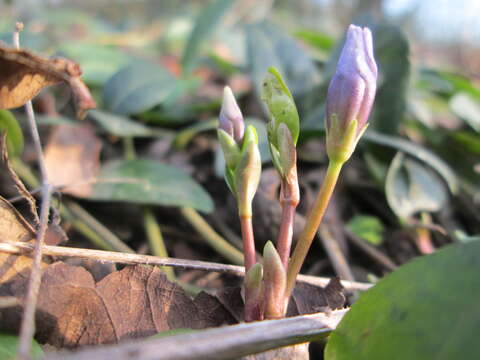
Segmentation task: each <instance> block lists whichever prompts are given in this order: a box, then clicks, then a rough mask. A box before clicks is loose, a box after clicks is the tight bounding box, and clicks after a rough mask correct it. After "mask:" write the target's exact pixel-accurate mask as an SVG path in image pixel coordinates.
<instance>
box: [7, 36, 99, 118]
mask: <svg viewBox="0 0 480 360" xmlns="http://www.w3.org/2000/svg"><path fill="white" fill-rule="evenodd" d="M81 75H82V70H81V69H80V66H79V65H78V64H77V63H75V62H74V61H72V60H69V59H65V58H55V59H47V58H44V57H40V56H38V55H34V54H32V53H31V52H29V51H26V50H15V49H11V48H8V47H5V46H1V45H0V109H10V108H15V107H19V106H22V105H23V104H25V103H26V102H27V101H28V100H31V99H32V98H33V97H34V96H35V95H37V94H38V93H39V92H40V91H41V90H42V89H43V88H45V87H46V86H50V85H54V84H58V83H60V82H64V83H66V84H68V85H69V86H70V88H71V90H72V93H73V97H74V100H75V104H76V108H77V116H78V117H80V118H83V117H84V116H85V113H86V111H87V110H88V109H93V108H95V107H96V104H95V100H93V98H92V96H91V94H90V91H89V90H88V88H87V87H86V85H85V84H84V83H83V82H82V80H81V79H80V76H81Z"/></svg>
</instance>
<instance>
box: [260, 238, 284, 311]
mask: <svg viewBox="0 0 480 360" xmlns="http://www.w3.org/2000/svg"><path fill="white" fill-rule="evenodd" d="M263 271H264V274H263V279H264V280H263V284H264V285H263V286H264V315H265V318H266V319H279V318H282V317H284V316H285V305H286V302H285V290H286V286H287V273H286V271H285V268H284V267H283V264H282V260H281V259H280V256H279V255H278V252H277V250H276V249H275V246H273V243H272V242H271V241H268V242H267V243H266V244H265V247H264V249H263Z"/></svg>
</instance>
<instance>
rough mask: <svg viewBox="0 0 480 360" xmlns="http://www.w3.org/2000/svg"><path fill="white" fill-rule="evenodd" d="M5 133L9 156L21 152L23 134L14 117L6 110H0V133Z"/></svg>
mask: <svg viewBox="0 0 480 360" xmlns="http://www.w3.org/2000/svg"><path fill="white" fill-rule="evenodd" d="M2 132H6V133H7V149H8V153H9V155H10V156H18V155H20V154H21V153H22V151H23V133H22V129H21V128H20V125H19V124H18V121H17V119H15V116H13V114H12V113H11V112H10V111H8V110H0V133H2Z"/></svg>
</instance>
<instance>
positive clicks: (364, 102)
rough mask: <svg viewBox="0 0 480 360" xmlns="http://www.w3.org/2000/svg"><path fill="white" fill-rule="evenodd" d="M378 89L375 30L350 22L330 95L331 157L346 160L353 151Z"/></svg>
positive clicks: (327, 110) (365, 123)
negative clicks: (373, 35)
mask: <svg viewBox="0 0 480 360" xmlns="http://www.w3.org/2000/svg"><path fill="white" fill-rule="evenodd" d="M376 88H377V65H376V63H375V59H374V56H373V43H372V33H371V32H370V30H369V29H368V28H363V29H362V28H360V27H358V26H355V25H350V27H349V28H348V32H347V39H346V41H345V44H344V46H343V49H342V53H341V54H340V58H339V60H338V64H337V69H336V72H335V75H334V76H333V78H332V80H331V82H330V86H329V88H328V94H327V104H326V130H327V152H328V155H329V157H330V159H335V160H338V161H342V162H345V161H346V160H348V158H349V157H350V155H351V154H352V153H353V151H354V149H355V146H356V144H357V142H358V140H359V138H360V136H361V135H362V134H363V132H364V131H365V129H366V126H367V121H368V116H369V115H370V111H371V109H372V105H373V101H374V98H375V92H376ZM354 122H356V124H355V125H353V123H354ZM352 127H353V129H352ZM352 131H353V134H352V133H351V132H352ZM352 135H353V140H351V136H352Z"/></svg>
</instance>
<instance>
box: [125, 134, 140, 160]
mask: <svg viewBox="0 0 480 360" xmlns="http://www.w3.org/2000/svg"><path fill="white" fill-rule="evenodd" d="M122 142H123V156H124V158H125V160H134V159H135V158H136V157H137V154H136V152H135V144H134V142H133V138H132V137H124V138H122Z"/></svg>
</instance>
